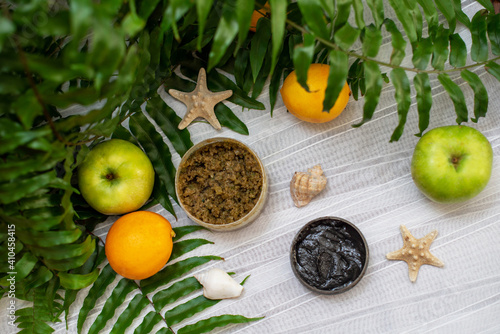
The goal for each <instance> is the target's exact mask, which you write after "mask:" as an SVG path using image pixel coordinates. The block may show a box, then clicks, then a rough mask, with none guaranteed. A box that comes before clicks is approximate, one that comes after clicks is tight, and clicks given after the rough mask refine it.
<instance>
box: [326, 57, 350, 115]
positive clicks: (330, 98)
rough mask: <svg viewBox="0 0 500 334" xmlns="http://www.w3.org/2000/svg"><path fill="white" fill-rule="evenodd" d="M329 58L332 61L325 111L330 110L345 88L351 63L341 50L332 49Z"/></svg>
mask: <svg viewBox="0 0 500 334" xmlns="http://www.w3.org/2000/svg"><path fill="white" fill-rule="evenodd" d="M328 59H329V63H330V72H329V74H328V82H327V87H326V91H325V100H324V101H323V111H324V112H329V110H330V109H331V108H332V107H333V105H334V104H335V101H337V98H338V96H339V94H340V92H341V91H342V89H343V88H344V86H345V83H346V80H347V72H348V64H349V58H348V57H347V55H346V54H345V53H343V52H341V51H336V50H332V51H330V55H329V58H328Z"/></svg>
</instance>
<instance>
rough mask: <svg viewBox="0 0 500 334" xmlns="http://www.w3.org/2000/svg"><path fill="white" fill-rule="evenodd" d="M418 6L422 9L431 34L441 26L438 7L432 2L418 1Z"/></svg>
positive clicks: (430, 0) (426, 0)
mask: <svg viewBox="0 0 500 334" xmlns="http://www.w3.org/2000/svg"><path fill="white" fill-rule="evenodd" d="M417 2H418V4H419V5H420V6H421V7H422V9H423V11H424V15H425V20H426V21H427V26H428V27H429V32H432V31H434V30H435V29H436V28H437V26H438V24H439V15H438V12H437V10H436V6H435V5H434V2H433V1H432V0H417Z"/></svg>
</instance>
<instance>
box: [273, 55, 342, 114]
mask: <svg viewBox="0 0 500 334" xmlns="http://www.w3.org/2000/svg"><path fill="white" fill-rule="evenodd" d="M329 73H330V66H329V65H325V64H311V66H310V67H309V70H308V71H307V86H308V87H309V92H308V91H306V90H305V89H304V88H303V87H302V86H301V85H300V84H299V82H298V81H297V74H296V73H295V71H293V72H292V73H290V74H289V75H288V76H287V77H286V79H285V81H284V82H283V86H282V87H281V89H280V93H281V97H282V98H283V102H284V103H285V106H286V108H287V109H288V111H290V112H291V113H292V114H293V115H295V116H296V117H297V118H299V119H301V120H303V121H306V122H311V123H324V122H328V121H331V120H332V119H334V118H336V117H337V116H338V115H340V114H341V113H342V111H344V109H345V107H346V105H347V102H348V101H349V96H350V95H351V90H350V89H349V85H348V84H347V82H346V83H345V85H344V87H343V88H342V91H341V92H340V94H339V96H338V98H337V100H336V101H335V104H334V105H333V107H332V108H331V109H330V111H329V112H326V111H323V101H324V100H325V91H326V86H327V84H328V75H329Z"/></svg>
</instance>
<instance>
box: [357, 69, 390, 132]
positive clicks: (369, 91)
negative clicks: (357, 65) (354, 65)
mask: <svg viewBox="0 0 500 334" xmlns="http://www.w3.org/2000/svg"><path fill="white" fill-rule="evenodd" d="M363 68H364V73H365V78H366V79H365V84H366V94H365V104H364V105H363V120H362V121H361V122H360V123H358V124H354V125H353V126H354V127H359V126H361V125H363V124H364V123H365V122H367V121H369V120H370V119H372V117H373V114H374V112H375V109H376V108H377V105H378V101H379V99H380V93H381V92H382V85H383V83H384V80H383V79H382V73H381V72H380V68H379V67H378V64H377V63H374V62H364V63H363Z"/></svg>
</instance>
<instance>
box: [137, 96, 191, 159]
mask: <svg viewBox="0 0 500 334" xmlns="http://www.w3.org/2000/svg"><path fill="white" fill-rule="evenodd" d="M146 111H147V112H148V114H149V115H150V116H151V118H153V120H154V121H155V122H156V124H158V126H159V127H160V128H161V130H162V131H163V133H165V134H166V135H167V138H168V140H169V141H170V142H171V143H172V146H173V147H174V149H175V151H176V152H177V153H179V155H180V156H181V157H182V156H183V155H184V154H185V153H186V152H187V150H189V149H190V148H191V147H192V146H193V142H192V141H191V136H190V134H189V131H188V130H187V129H184V130H179V129H178V128H177V127H178V125H179V123H180V121H181V118H180V117H179V116H177V114H176V113H175V111H174V110H173V109H172V108H170V107H169V106H168V105H167V104H166V103H165V102H164V101H163V100H162V99H161V98H160V97H159V96H155V97H153V98H151V99H150V100H149V101H148V102H147V105H146Z"/></svg>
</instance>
